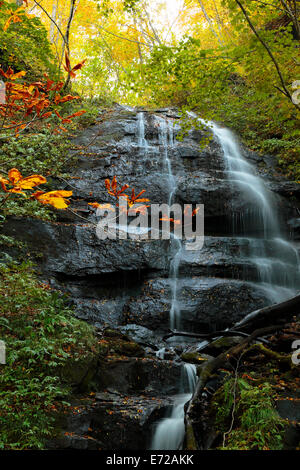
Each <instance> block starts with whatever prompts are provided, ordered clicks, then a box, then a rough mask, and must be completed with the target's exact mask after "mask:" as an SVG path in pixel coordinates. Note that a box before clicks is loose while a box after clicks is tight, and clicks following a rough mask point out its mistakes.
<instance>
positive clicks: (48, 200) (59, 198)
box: [31, 191, 73, 209]
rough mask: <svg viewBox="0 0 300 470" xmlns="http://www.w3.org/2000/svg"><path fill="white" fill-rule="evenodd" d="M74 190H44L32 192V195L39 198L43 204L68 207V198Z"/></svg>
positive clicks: (60, 207) (61, 207)
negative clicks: (45, 191)
mask: <svg viewBox="0 0 300 470" xmlns="http://www.w3.org/2000/svg"><path fill="white" fill-rule="evenodd" d="M72 194H73V192H72V191H50V192H48V193H44V192H43V191H37V192H36V193H34V194H32V195H31V197H32V198H34V199H37V200H38V201H39V202H41V203H42V204H49V205H51V206H53V207H55V209H66V208H67V207H68V204H70V201H68V200H67V199H66V198H68V197H70V196H72Z"/></svg>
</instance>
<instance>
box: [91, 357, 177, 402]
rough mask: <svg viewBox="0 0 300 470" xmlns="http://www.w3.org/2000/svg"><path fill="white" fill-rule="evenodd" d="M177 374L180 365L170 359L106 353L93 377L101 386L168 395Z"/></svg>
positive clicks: (120, 390)
mask: <svg viewBox="0 0 300 470" xmlns="http://www.w3.org/2000/svg"><path fill="white" fill-rule="evenodd" d="M180 377H181V365H180V364H176V363H174V362H172V361H166V360H165V361H162V360H156V359H153V358H125V357H122V358H121V357H118V356H115V357H114V356H109V357H108V358H107V359H106V360H105V361H103V362H102V363H101V365H100V367H99V369H98V371H97V373H96V376H95V381H96V382H97V383H98V384H99V385H98V387H99V389H102V390H106V389H107V388H111V389H113V390H118V391H119V392H120V393H124V394H129V395H130V394H137V393H147V394H151V395H153V396H165V395H166V396H171V395H174V394H176V393H177V392H178V383H179V380H180Z"/></svg>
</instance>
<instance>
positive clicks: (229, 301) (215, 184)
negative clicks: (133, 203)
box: [5, 106, 299, 449]
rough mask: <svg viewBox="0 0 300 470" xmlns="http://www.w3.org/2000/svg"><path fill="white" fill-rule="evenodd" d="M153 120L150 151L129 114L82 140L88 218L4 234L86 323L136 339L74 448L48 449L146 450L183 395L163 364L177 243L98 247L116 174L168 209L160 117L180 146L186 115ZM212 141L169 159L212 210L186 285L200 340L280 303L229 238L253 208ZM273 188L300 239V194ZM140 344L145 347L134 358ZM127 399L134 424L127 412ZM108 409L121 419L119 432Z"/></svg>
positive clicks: (187, 323) (80, 179)
mask: <svg viewBox="0 0 300 470" xmlns="http://www.w3.org/2000/svg"><path fill="white" fill-rule="evenodd" d="M144 119H145V122H144V137H145V138H146V139H147V146H145V144H144V143H143V142H142V143H141V139H142V138H143V136H141V128H140V127H139V126H140V121H139V120H140V115H139V113H138V112H136V111H132V110H128V109H127V108H124V107H119V106H116V107H115V108H114V109H113V110H111V111H110V112H109V113H107V114H104V115H102V116H100V117H99V119H98V122H97V124H96V125H94V126H92V127H90V128H89V129H86V130H85V131H83V132H82V134H81V135H79V136H78V137H77V138H76V139H75V140H74V141H73V143H72V146H73V147H76V146H77V147H78V163H77V165H76V166H75V167H73V168H70V169H69V171H70V179H69V181H68V184H66V187H65V189H72V190H73V201H74V203H73V205H72V208H73V210H74V211H75V212H76V211H78V214H79V215H80V216H81V219H76V217H73V215H71V216H70V215H67V213H58V214H57V217H58V218H57V222H55V223H50V222H42V221H39V220H35V219H27V220H23V219H22V220H21V219H17V218H12V219H11V220H9V222H8V224H7V225H6V227H5V232H6V234H9V235H14V236H16V237H18V238H20V239H22V240H24V241H26V242H28V244H29V246H30V247H31V251H32V252H33V253H34V254H36V255H37V261H38V263H39V266H40V269H41V272H42V276H43V278H45V279H47V280H49V282H50V283H51V285H52V286H53V287H57V288H60V289H62V290H64V291H66V292H67V293H68V294H69V296H70V299H71V301H72V303H73V304H74V305H75V310H76V315H77V316H78V317H79V318H81V319H84V320H86V321H88V322H90V323H92V324H94V325H95V326H96V327H97V328H99V329H103V328H107V327H109V328H117V329H118V331H120V332H122V334H124V335H127V336H128V339H127V340H126V341H125V340H124V341H125V343H127V346H126V345H124V344H123V346H122V349H120V347H119V349H118V347H117V346H115V347H114V348H113V352H112V358H109V357H110V356H109V355H110V354H111V353H109V351H108V350H107V351H106V356H107V357H106V359H105V361H104V362H103V360H102V359H101V360H100V362H99V364H98V366H97V371H96V373H95V377H94V380H95V383H96V385H97V390H98V394H97V395H96V397H95V399H93V400H90V399H88V400H87V402H86V404H85V405H81V406H83V412H82V413H81V415H80V417H77V418H76V420H75V421H74V418H72V419H71V420H69V422H68V423H65V424H64V426H66V427H65V429H67V432H68V433H69V434H68V438H66V439H63V440H59V439H58V440H57V441H55V443H54V442H52V444H51V443H50V444H49V446H50V447H51V446H52V447H55V448H57V447H58V448H104V449H106V448H107V449H110V448H112V445H113V444H114V445H115V443H117V442H120V446H121V447H120V448H141V447H143V446H144V447H145V446H146V445H147V444H146V443H147V439H148V440H149V428H150V427H151V423H153V422H154V421H155V419H157V418H158V417H159V416H162V415H163V410H165V407H166V406H168V403H167V402H168V398H167V397H168V396H170V395H172V394H174V393H176V386H177V384H178V381H179V379H180V374H181V366H180V364H179V363H177V362H176V361H175V362H174V361H172V362H171V361H165V360H160V359H158V358H156V355H155V353H156V352H157V350H159V349H161V348H162V346H163V343H162V341H161V339H162V336H163V335H164V333H165V332H166V331H167V330H168V328H169V312H170V305H171V304H170V302H171V296H172V284H171V283H172V282H173V281H172V279H170V278H169V270H170V262H171V260H172V258H173V256H174V244H173V243H172V241H170V240H134V239H126V240H119V239H115V240H110V239H107V240H100V239H99V238H98V237H97V235H96V225H97V222H98V219H97V217H96V214H95V210H94V209H92V208H91V206H88V203H89V202H95V201H97V202H101V203H111V202H112V198H111V197H110V196H109V194H108V193H107V190H106V188H105V184H104V181H105V179H106V178H109V179H112V178H113V177H114V176H116V177H117V179H118V182H119V183H120V185H123V184H125V183H126V184H128V185H130V187H134V188H135V192H136V194H137V193H138V192H140V191H141V190H143V189H145V190H146V193H145V194H144V195H143V197H146V198H148V199H150V201H151V203H157V204H162V203H167V202H168V200H169V195H170V176H169V174H168V172H167V168H166V158H165V154H164V152H165V147H163V145H162V142H161V141H160V139H161V135H160V133H159V128H160V125H161V120H162V119H167V120H169V121H172V122H173V123H174V137H176V133H177V132H178V126H177V125H176V123H177V115H176V111H172V110H159V111H157V112H153V113H150V112H144ZM202 137H203V131H199V130H192V131H190V132H189V134H188V135H187V136H185V138H184V139H183V141H182V142H176V144H175V145H170V146H169V149H168V150H169V152H168V155H169V160H170V164H171V166H172V173H173V175H176V191H175V193H174V199H175V202H177V203H179V204H204V207H205V235H206V238H205V244H204V247H203V249H202V250H198V251H187V250H185V249H184V250H183V251H182V253H181V259H180V264H179V279H178V286H177V290H178V291H177V298H178V299H179V302H180V310H181V318H182V324H181V326H182V329H185V330H188V331H195V332H206V331H211V330H215V329H220V328H226V327H228V326H230V325H232V324H233V323H234V322H236V321H238V320H240V319H241V318H242V317H243V316H245V315H246V314H247V313H249V312H251V311H253V310H255V309H257V308H261V307H263V306H265V305H267V304H268V303H270V297H269V296H268V295H267V293H266V291H265V290H264V289H262V288H260V287H259V286H258V285H256V284H255V281H256V280H257V278H258V274H257V273H258V267H257V265H255V264H253V261H251V260H250V258H249V247H248V245H249V243H250V242H249V240H248V239H243V240H242V239H240V238H234V237H232V235H231V233H232V214H239V211H241V210H243V209H245V204H247V202H246V201H243V200H242V199H241V198H240V195H239V194H238V192H237V190H236V189H234V188H233V186H232V184H231V183H230V182H229V181H228V178H227V174H226V169H225V165H224V158H223V155H222V150H221V148H220V145H219V144H218V142H217V141H215V140H214V139H212V140H210V143H209V144H208V145H207V146H206V148H204V149H202V148H201V147H200V146H199V141H200V140H201V138H202ZM245 155H246V157H247V158H249V160H251V162H252V163H253V162H254V163H255V162H256V161H258V160H259V161H260V162H261V161H264V160H262V159H261V157H257V156H256V155H255V154H253V153H251V152H248V153H245ZM269 167H270V161H269V160H268V159H266V161H265V162H264V167H263V168H262V167H261V166H260V169H259V171H260V173H261V174H262V176H263V178H265V179H266V174H267V170H266V169H268V168H269ZM271 170H272V169H269V174H270V173H271V174H272V171H271ZM69 184H70V186H69ZM267 184H269V186H270V188H271V189H272V190H273V191H275V192H276V193H277V194H278V195H277V198H278V205H279V207H281V209H282V212H283V214H284V217H285V218H286V219H287V220H289V223H290V226H291V227H292V228H293V230H294V231H295V233H298V232H299V218H298V215H297V212H296V211H295V209H294V207H293V205H292V204H291V203H290V202H289V201H288V200H287V199H286V198H285V196H287V195H288V194H289V193H290V192H291V191H293V194H294V196H295V197H297V195H299V188H298V189H296V188H294V187H293V188H292V187H291V184H290V183H288V182H285V181H280V180H275V179H274V177H273V178H272V179H271V180H270V181H267ZM82 217H83V218H84V219H85V220H82ZM297 231H298V232H297ZM267 248H268V250H269V252H270V253H271V252H272V249H273V250H274V249H276V247H275V248H274V247H272V243H270V244H269V245H268V247H267ZM249 279H250V280H251V281H253V282H249ZM246 280H247V282H246ZM105 341H106V340H105ZM130 341H134V342H135V343H136V344H137V345H140V346H139V347H136V348H134V347H133V346H131V345H130V344H131V343H130ZM126 347H127V349H126ZM131 347H133V349H131ZM179 349H180V348H179ZM180 352H182V351H180ZM171 354H172V353H171ZM175 356H176V354H175ZM104 390H106V392H104ZM138 393H139V394H140V395H139V396H136V395H137V394H138ZM128 396H130V402H129V401H128V400H127V399H126V400H127V402H128V403H127V405H128V406H127V407H125V408H126V410H127V411H128V413H127V415H126V416H125V415H124V413H123V408H122V406H123V405H122V403H123V401H124V400H125V398H124V397H128ZM141 396H143V397H144V399H143V400H142V399H141ZM126 400H125V401H126ZM141 401H143V406H142V405H141ZM139 409H142V411H141V412H137V410H139ZM107 410H108V411H107ZM110 410H117V411H116V413H115V412H114V413H113V417H112V418H111V419H112V420H113V422H111V424H110V425H109V421H108V420H107V417H110V414H109V411H110ZM136 416H138V419H136ZM74 429H77V433H76V430H74ZM88 429H93V430H94V429H96V430H94V431H93V432H88V431H87V430H88ZM124 429H126V433H125V432H124ZM78 430H81V431H80V432H79V431H78ZM147 433H148V434H147ZM86 434H88V436H89V437H90V439H87V438H86V437H85V436H86Z"/></svg>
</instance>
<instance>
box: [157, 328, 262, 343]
mask: <svg viewBox="0 0 300 470" xmlns="http://www.w3.org/2000/svg"><path fill="white" fill-rule="evenodd" d="M249 335H250V333H245V332H244V331H238V330H220V331H213V332H212V333H188V332H186V331H177V330H170V333H168V334H166V335H165V336H164V337H163V341H166V340H167V339H169V338H172V337H173V336H184V337H188V338H199V339H202V340H208V339H216V338H220V337H223V336H242V337H247V336H249ZM257 339H259V340H260V341H261V342H262V343H267V344H268V343H269V341H267V340H266V339H264V338H257Z"/></svg>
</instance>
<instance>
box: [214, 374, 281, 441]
mask: <svg viewBox="0 0 300 470" xmlns="http://www.w3.org/2000/svg"><path fill="white" fill-rule="evenodd" d="M234 389H235V393H234ZM274 398H275V393H274V391H273V389H272V386H271V385H270V383H268V382H264V383H262V384H260V385H252V384H250V383H248V382H247V381H246V380H244V379H243V378H240V377H239V378H238V379H237V381H235V380H234V379H233V378H230V379H228V380H226V381H225V383H224V384H223V386H222V387H221V389H220V390H219V391H218V392H217V393H216V395H215V398H214V402H213V409H214V410H215V413H216V425H217V426H218V428H219V429H220V430H221V431H222V432H223V433H224V432H227V431H228V429H229V427H230V422H231V419H232V412H233V407H235V408H234V413H233V414H234V426H233V429H232V430H231V432H230V433H229V434H228V435H227V437H226V447H225V449H227V450H266V449H270V450H279V449H282V447H283V435H284V432H285V429H286V422H285V421H284V420H283V419H282V418H280V416H279V415H278V413H277V411H276V409H275V407H274Z"/></svg>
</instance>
